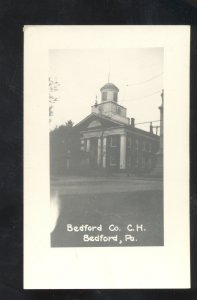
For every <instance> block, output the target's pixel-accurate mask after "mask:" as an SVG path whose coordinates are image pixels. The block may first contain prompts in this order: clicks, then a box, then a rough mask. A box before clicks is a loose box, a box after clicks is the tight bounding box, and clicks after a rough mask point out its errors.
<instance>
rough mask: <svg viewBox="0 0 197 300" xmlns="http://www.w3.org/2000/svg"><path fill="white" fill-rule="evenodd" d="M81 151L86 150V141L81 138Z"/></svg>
mask: <svg viewBox="0 0 197 300" xmlns="http://www.w3.org/2000/svg"><path fill="white" fill-rule="evenodd" d="M81 150H82V151H83V150H84V139H83V138H81Z"/></svg>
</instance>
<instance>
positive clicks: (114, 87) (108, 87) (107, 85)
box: [100, 82, 119, 92]
mask: <svg viewBox="0 0 197 300" xmlns="http://www.w3.org/2000/svg"><path fill="white" fill-rule="evenodd" d="M104 89H109V90H115V91H117V92H119V89H118V88H117V86H115V84H113V83H110V82H108V83H106V84H105V85H104V86H103V87H102V88H101V89H100V90H101V91H102V90H104Z"/></svg>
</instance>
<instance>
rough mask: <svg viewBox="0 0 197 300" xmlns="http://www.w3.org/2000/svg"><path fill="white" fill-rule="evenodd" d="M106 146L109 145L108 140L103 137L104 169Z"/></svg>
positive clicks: (104, 164) (104, 166)
mask: <svg viewBox="0 0 197 300" xmlns="http://www.w3.org/2000/svg"><path fill="white" fill-rule="evenodd" d="M106 145H107V138H106V136H104V137H103V168H106Z"/></svg>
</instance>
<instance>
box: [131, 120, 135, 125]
mask: <svg viewBox="0 0 197 300" xmlns="http://www.w3.org/2000/svg"><path fill="white" fill-rule="evenodd" d="M131 126H132V127H135V119H134V118H131Z"/></svg>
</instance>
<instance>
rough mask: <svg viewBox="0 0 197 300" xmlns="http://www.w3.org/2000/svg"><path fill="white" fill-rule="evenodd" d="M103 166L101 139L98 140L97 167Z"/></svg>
mask: <svg viewBox="0 0 197 300" xmlns="http://www.w3.org/2000/svg"><path fill="white" fill-rule="evenodd" d="M100 164H101V138H98V150H97V165H98V166H100Z"/></svg>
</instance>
